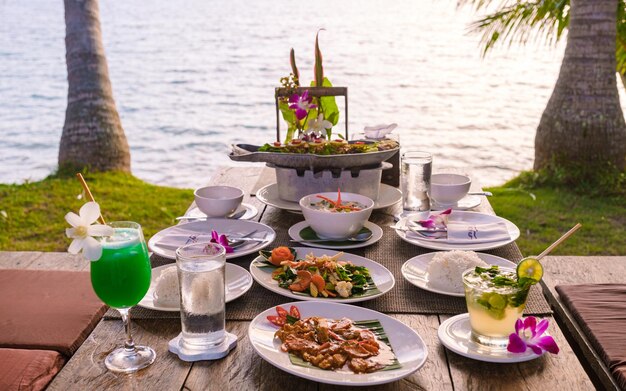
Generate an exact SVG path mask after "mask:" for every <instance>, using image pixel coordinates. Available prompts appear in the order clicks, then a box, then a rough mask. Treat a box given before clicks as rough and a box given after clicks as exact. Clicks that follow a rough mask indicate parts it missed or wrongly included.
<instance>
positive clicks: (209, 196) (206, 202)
mask: <svg viewBox="0 0 626 391" xmlns="http://www.w3.org/2000/svg"><path fill="white" fill-rule="evenodd" d="M193 195H194V197H195V199H196V205H197V206H198V209H200V210H201V211H202V212H203V213H204V214H206V215H207V216H208V217H226V216H228V215H229V214H231V213H234V212H235V211H236V210H237V208H238V207H239V205H241V201H243V190H241V189H239V188H236V187H232V186H207V187H201V188H199V189H196V191H194V192H193Z"/></svg>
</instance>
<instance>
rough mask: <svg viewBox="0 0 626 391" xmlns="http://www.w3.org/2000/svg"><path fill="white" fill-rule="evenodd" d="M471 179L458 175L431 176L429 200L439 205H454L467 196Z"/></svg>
mask: <svg viewBox="0 0 626 391" xmlns="http://www.w3.org/2000/svg"><path fill="white" fill-rule="evenodd" d="M471 184H472V179H471V178H470V177H468V176H466V175H460V174H433V175H432V176H431V177H430V198H432V199H433V200H434V201H435V202H436V203H437V204H439V205H454V204H456V203H457V202H458V201H460V200H461V199H462V198H463V197H465V196H466V195H467V192H468V191H469V189H470V185H471Z"/></svg>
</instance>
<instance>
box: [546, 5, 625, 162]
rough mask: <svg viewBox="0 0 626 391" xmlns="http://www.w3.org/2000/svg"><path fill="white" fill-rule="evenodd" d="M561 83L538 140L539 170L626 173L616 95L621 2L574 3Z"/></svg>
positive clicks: (623, 141) (622, 120)
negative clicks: (606, 169) (582, 168)
mask: <svg viewBox="0 0 626 391" xmlns="http://www.w3.org/2000/svg"><path fill="white" fill-rule="evenodd" d="M570 17H571V19H570V27H569V32H568V36H567V46H566V48H565V56H564V58H563V63H562V65H561V70H560V73H559V78H558V80H557V82H556V86H555V87H554V91H553V92H552V96H551V97H550V100H549V102H548V105H547V107H546V109H545V111H544V112H543V116H542V117H541V121H540V123H539V127H538V128H537V135H536V137H535V169H540V168H546V167H551V166H552V164H556V165H558V166H562V167H567V166H579V167H580V166H581V165H582V166H584V165H587V166H589V167H593V166H596V165H599V166H604V165H606V164H607V163H608V162H609V163H612V164H613V165H615V166H616V167H618V168H619V169H623V168H624V165H625V159H626V124H625V123H624V115H623V113H622V109H621V106H620V102H619V96H618V93H617V80H616V77H615V73H616V72H615V66H616V62H615V39H616V18H617V0H572V1H571V9H570Z"/></svg>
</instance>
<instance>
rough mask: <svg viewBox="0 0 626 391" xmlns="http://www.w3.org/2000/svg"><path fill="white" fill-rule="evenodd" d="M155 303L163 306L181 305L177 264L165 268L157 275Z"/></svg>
mask: <svg viewBox="0 0 626 391" xmlns="http://www.w3.org/2000/svg"><path fill="white" fill-rule="evenodd" d="M154 304H157V305H160V306H163V307H178V306H179V305H180V292H179V288H178V271H177V270H176V266H172V267H168V268H165V270H162V271H161V274H160V275H159V277H157V279H156V283H155V287H154Z"/></svg>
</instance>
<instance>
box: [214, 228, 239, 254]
mask: <svg viewBox="0 0 626 391" xmlns="http://www.w3.org/2000/svg"><path fill="white" fill-rule="evenodd" d="M211 242H213V243H217V244H221V245H222V246H223V247H224V249H225V250H226V254H230V253H232V252H233V251H235V250H233V248H232V247H230V246H229V245H228V238H227V237H226V235H220V234H218V233H217V231H215V230H212V231H211Z"/></svg>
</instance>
